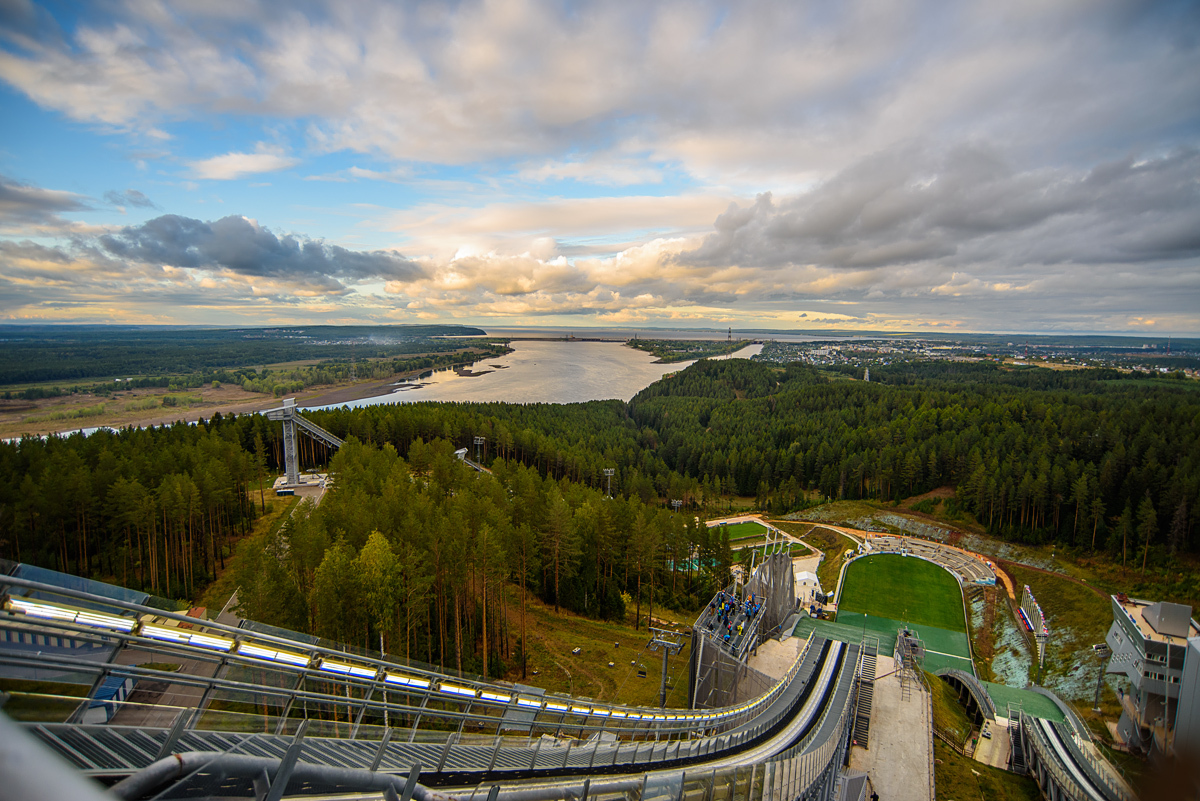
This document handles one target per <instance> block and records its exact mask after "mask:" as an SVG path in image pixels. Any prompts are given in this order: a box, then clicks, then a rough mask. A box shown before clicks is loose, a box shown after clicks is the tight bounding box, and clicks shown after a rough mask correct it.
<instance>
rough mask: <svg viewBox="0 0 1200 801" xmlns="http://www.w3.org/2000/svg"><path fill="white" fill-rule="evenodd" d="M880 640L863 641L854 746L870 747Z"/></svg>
mask: <svg viewBox="0 0 1200 801" xmlns="http://www.w3.org/2000/svg"><path fill="white" fill-rule="evenodd" d="M878 654H879V640H878V639H877V638H875V637H869V638H867V639H866V640H864V641H863V652H862V660H861V661H860V662H859V666H858V702H857V704H856V705H855V710H854V744H855V745H858V746H861V747H863V748H868V747H869V745H870V735H871V702H872V700H874V697H875V667H876V657H877V656H878Z"/></svg>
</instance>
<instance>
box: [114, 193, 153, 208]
mask: <svg viewBox="0 0 1200 801" xmlns="http://www.w3.org/2000/svg"><path fill="white" fill-rule="evenodd" d="M104 199H105V200H107V201H108V202H109V203H111V204H113V205H114V206H117V207H118V208H120V209H122V210H124V207H126V206H134V207H136V208H139V209H156V208H158V206H156V205H154V201H153V200H151V199H150V198H148V197H146V196H145V195H144V194H142V193H141V192H139V191H138V190H136V189H126V190H125V191H123V192H117V191H115V190H114V191H111V192H105V193H104Z"/></svg>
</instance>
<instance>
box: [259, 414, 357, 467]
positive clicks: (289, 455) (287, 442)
mask: <svg viewBox="0 0 1200 801" xmlns="http://www.w3.org/2000/svg"><path fill="white" fill-rule="evenodd" d="M267 419H268V420H282V421H283V463H284V467H285V469H286V471H287V485H288V486H289V487H296V486H299V485H300V454H299V451H298V449H297V447H296V429H297V428H300V429H302V430H303V431H304V433H305V434H307V435H308V436H309V437H311V438H312V439H315V440H317V441H319V442H324V443H325V444H326V445H329V446H331V447H333V448H340V447H341V445H342V441H341V440H340V439H338V438H337V437H335V436H334V435H333V434H330V433H329V432H328V431H326V430H325V429H323V428H321V427H320V426H319V425H317V424H316V423H314V422H312V421H311V420H306V419H305V418H303V417H301V416H300V412H299V410H297V409H296V399H295V398H284V399H283V406H281V407H280V408H278V409H270V410H268V411H267Z"/></svg>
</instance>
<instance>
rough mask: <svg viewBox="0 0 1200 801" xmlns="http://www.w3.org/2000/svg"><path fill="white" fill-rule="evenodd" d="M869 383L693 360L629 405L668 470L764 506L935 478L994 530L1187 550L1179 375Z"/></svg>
mask: <svg viewBox="0 0 1200 801" xmlns="http://www.w3.org/2000/svg"><path fill="white" fill-rule="evenodd" d="M874 378H875V379H876V380H875V381H873V382H871V383H866V382H860V381H826V380H823V379H822V378H820V377H819V376H818V375H817V374H816V373H815V372H814V371H812V370H808V369H804V368H798V367H795V366H793V367H789V368H788V369H786V370H782V371H781V370H778V369H773V368H771V367H769V366H767V365H758V364H754V363H749V362H744V361H740V360H734V361H728V362H701V363H699V364H697V365H695V366H694V367H693V368H691V369H689V370H687V371H686V372H685V373H684V374H683V375H681V376H678V377H677V378H676V379H673V380H670V381H664V382H661V383H660V384H656V385H654V386H652V387H650V388H648V389H647V390H645V391H643V392H642V393H640V394H639V395H638V396H637V397H635V398H634V399H633V401H632V403H631V404H630V410H631V414H632V416H633V418H634V420H635V421H637V423H638V425H639V426H644V427H646V428H649V429H651V430H653V431H654V432H655V433H656V435H657V436H658V437H659V438H660V439H661V442H662V446H661V447H660V448H659V449H658V452H659V455H660V456H661V458H662V459H663V460H664V462H665V463H666V465H667V466H668V467H669V468H671V469H674V470H676V471H678V472H680V473H682V474H684V475H685V476H689V477H696V478H700V479H702V480H703V481H704V483H705V485H706V486H707V485H708V484H710V483H712V484H715V483H717V482H723V486H725V487H726V488H727V489H731V490H734V491H736V492H738V493H740V494H743V495H753V494H757V495H758V496H760V497H762V498H763V499H764V501H765V502H766V503H770V504H772V505H773V506H774V507H775V508H776V509H777V510H779V511H786V510H787V509H788V508H789V507H790V506H792V505H794V504H795V503H796V502H797V501H796V499H797V498H799V496H800V494H801V492H802V491H803V490H804V489H807V488H813V489H817V490H819V491H820V493H821V494H822V495H824V496H826V497H830V498H882V499H899V498H901V497H906V496H909V495H914V494H918V493H922V492H926V491H928V490H931V489H933V488H935V487H938V486H941V485H944V484H950V485H953V486H955V487H956V488H957V490H958V492H957V494H956V502H957V504H958V505H959V506H960V507H961V508H964V509H966V510H968V511H970V512H971V513H972V514H973V515H975V517H976V518H977V519H978V520H979V521H980V522H981V523H982V524H984V525H986V526H987V527H988V528H989V530H990V531H992V532H993V533H996V534H999V535H1001V536H1004V537H1008V538H1016V539H1021V540H1030V541H1041V540H1045V539H1058V540H1060V541H1062V542H1064V543H1072V544H1075V545H1081V546H1082V545H1086V546H1088V547H1091V545H1092V542H1093V539H1095V541H1096V544H1097V545H1098V546H1103V545H1105V543H1106V542H1108V543H1109V544H1110V545H1112V546H1113V547H1115V548H1120V547H1121V546H1122V544H1124V545H1125V546H1127V547H1128V548H1132V547H1134V545H1135V544H1140V546H1142V547H1141V550H1139V553H1142V552H1144V550H1145V546H1146V545H1149V546H1151V547H1153V546H1154V545H1156V544H1159V545H1163V546H1165V547H1166V548H1168V549H1169V550H1171V551H1172V552H1174V551H1177V550H1181V549H1186V548H1188V547H1189V545H1193V546H1194V543H1193V542H1192V541H1191V538H1190V537H1189V534H1190V531H1191V529H1192V528H1193V522H1194V520H1195V511H1196V505H1197V499H1198V495H1200V464H1198V460H1200V450H1198V448H1197V446H1198V445H1200V392H1197V391H1196V389H1195V386H1194V383H1193V382H1186V383H1183V384H1181V385H1179V386H1173V384H1176V383H1177V382H1170V381H1162V382H1158V383H1159V385H1158V386H1149V387H1148V386H1143V385H1141V383H1140V382H1137V381H1133V380H1127V379H1122V378H1121V376H1120V374H1118V373H1116V372H1115V371H1105V370H1097V371H1079V372H1070V373H1068V372H1062V373H1058V372H1053V371H1050V370H1032V371H1018V372H1007V371H1004V370H1002V369H1000V368H999V367H997V366H996V365H994V364H955V363H944V362H940V363H926V364H919V365H911V364H909V365H904V366H901V367H897V368H894V369H888V368H883V369H881V370H879V371H877V374H876V375H875V376H874ZM735 399H736V400H735ZM1105 533H1110V534H1112V535H1113V536H1117V537H1118V541H1114V540H1112V538H1111V537H1110V538H1109V539H1108V540H1106V539H1104V538H1103V537H1102V535H1103V534H1105Z"/></svg>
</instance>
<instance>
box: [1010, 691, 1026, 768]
mask: <svg viewBox="0 0 1200 801" xmlns="http://www.w3.org/2000/svg"><path fill="white" fill-rule="evenodd" d="M1021 714H1022V713H1021V710H1020V709H1014V708H1013V706H1012V705H1011V704H1010V705H1009V708H1008V739H1009V742H1010V743H1011V745H1012V751H1011V754H1010V755H1009V758H1008V759H1009V768H1008V769H1009V770H1011V771H1012V772H1013V773H1016V774H1017V775H1018V776H1024V775H1025V774H1026V773H1028V772H1029V765H1028V763H1027V762H1026V761H1025V749H1024V748H1023V747H1022V745H1021Z"/></svg>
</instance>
